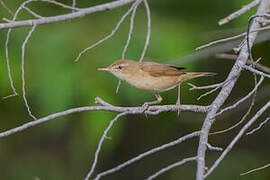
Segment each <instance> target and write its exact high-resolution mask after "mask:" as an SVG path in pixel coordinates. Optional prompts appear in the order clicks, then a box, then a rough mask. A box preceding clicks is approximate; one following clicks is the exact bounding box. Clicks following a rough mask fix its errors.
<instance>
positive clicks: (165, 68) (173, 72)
mask: <svg viewBox="0 0 270 180" xmlns="http://www.w3.org/2000/svg"><path fill="white" fill-rule="evenodd" d="M180 69H184V68H180V67H175V66H170V65H165V64H159V63H155V62H143V63H142V64H141V70H142V71H144V72H147V73H149V74H150V75H151V76H154V77H159V76H179V75H181V74H185V73H184V72H181V71H179V70H180Z"/></svg>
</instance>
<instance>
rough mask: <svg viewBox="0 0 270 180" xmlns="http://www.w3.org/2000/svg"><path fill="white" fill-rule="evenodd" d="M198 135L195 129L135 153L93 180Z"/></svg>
mask: <svg viewBox="0 0 270 180" xmlns="http://www.w3.org/2000/svg"><path fill="white" fill-rule="evenodd" d="M199 135H200V131H195V132H193V133H190V134H187V135H185V136H183V137H180V138H178V139H177V140H174V141H172V142H170V143H167V144H163V145H162V146H159V147H156V148H153V149H151V150H149V151H146V152H144V153H142V154H139V155H137V156H136V157H134V158H132V159H130V160H128V161H126V162H124V163H122V164H120V165H118V166H116V167H114V168H111V169H109V170H106V171H104V172H102V173H99V174H98V175H97V176H96V178H95V179H94V180H99V179H100V178H101V177H103V176H107V175H109V174H112V173H115V172H117V171H119V170H121V169H123V168H125V167H127V166H128V165H130V164H133V163H135V162H136V161H139V160H141V159H143V158H144V157H148V156H149V155H150V154H153V153H156V152H159V151H161V150H164V149H167V148H169V147H172V146H175V145H177V144H180V143H182V142H183V141H185V140H187V139H190V138H193V137H198V136H199Z"/></svg>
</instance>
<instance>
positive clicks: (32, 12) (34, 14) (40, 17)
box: [23, 6, 44, 19]
mask: <svg viewBox="0 0 270 180" xmlns="http://www.w3.org/2000/svg"><path fill="white" fill-rule="evenodd" d="M23 9H25V10H26V11H27V12H29V13H30V14H31V15H32V16H34V17H36V18H38V19H42V18H44V17H42V16H40V15H38V14H37V13H35V12H34V11H32V10H31V9H29V8H28V7H25V6H23Z"/></svg>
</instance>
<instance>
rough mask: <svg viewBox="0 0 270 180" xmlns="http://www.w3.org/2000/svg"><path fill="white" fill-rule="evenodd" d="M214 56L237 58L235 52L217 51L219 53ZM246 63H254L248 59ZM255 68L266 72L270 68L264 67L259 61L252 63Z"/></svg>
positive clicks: (269, 71) (268, 71)
mask: <svg viewBox="0 0 270 180" xmlns="http://www.w3.org/2000/svg"><path fill="white" fill-rule="evenodd" d="M216 58H220V59H230V60H236V59H237V55H235V54H227V53H219V54H216ZM247 64H254V63H253V62H252V61H250V60H248V61H247ZM254 66H255V68H257V69H259V70H261V71H263V72H266V73H270V68H269V67H266V66H264V65H262V64H260V63H256V64H254Z"/></svg>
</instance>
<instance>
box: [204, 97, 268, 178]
mask: <svg viewBox="0 0 270 180" xmlns="http://www.w3.org/2000/svg"><path fill="white" fill-rule="evenodd" d="M269 107H270V101H269V102H267V103H266V104H265V105H264V106H263V107H262V108H261V109H260V110H259V111H258V112H257V113H256V114H255V115H254V116H253V117H252V118H251V119H250V120H249V121H248V123H246V124H245V125H244V127H243V128H242V129H241V130H240V131H239V133H238V134H237V135H236V136H235V138H234V139H233V140H232V141H231V143H230V144H229V145H228V146H227V147H226V149H225V150H224V151H223V152H222V154H221V155H220V157H219V158H218V159H217V160H216V161H215V163H214V164H213V165H212V167H211V168H210V169H209V171H207V173H206V174H205V175H204V178H206V177H207V176H209V175H210V174H211V173H212V172H213V171H214V169H215V168H216V167H217V166H218V165H219V164H220V162H221V161H222V160H223V159H224V158H225V156H226V155H227V154H228V153H229V152H230V150H231V149H232V148H233V146H234V145H235V144H236V142H238V141H239V139H240V138H241V137H242V136H243V135H244V133H245V132H246V130H247V129H248V128H249V127H250V126H251V125H252V124H253V123H254V122H255V121H256V120H257V119H258V118H259V117H260V116H261V115H262V114H263V113H264V112H265V111H266V110H267V109H268V108H269Z"/></svg>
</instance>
